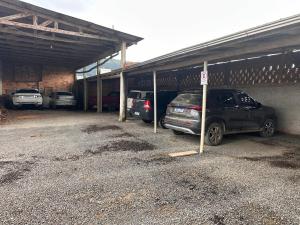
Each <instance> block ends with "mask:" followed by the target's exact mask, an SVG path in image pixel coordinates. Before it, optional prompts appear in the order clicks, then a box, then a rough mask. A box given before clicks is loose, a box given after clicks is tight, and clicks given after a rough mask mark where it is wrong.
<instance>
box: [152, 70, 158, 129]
mask: <svg viewBox="0 0 300 225" xmlns="http://www.w3.org/2000/svg"><path fill="white" fill-rule="evenodd" d="M153 95H154V133H155V134H156V133H157V86H156V71H153Z"/></svg>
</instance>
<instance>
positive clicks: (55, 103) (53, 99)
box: [50, 91, 77, 109]
mask: <svg viewBox="0 0 300 225" xmlns="http://www.w3.org/2000/svg"><path fill="white" fill-rule="evenodd" d="M76 103H77V101H76V100H75V97H74V95H73V93H72V92H66V91H58V92H53V93H52V94H51V95H50V107H51V108H53V109H55V108H57V107H72V108H73V107H75V106H76Z"/></svg>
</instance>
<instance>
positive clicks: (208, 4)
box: [25, 0, 300, 62]
mask: <svg viewBox="0 0 300 225" xmlns="http://www.w3.org/2000/svg"><path fill="white" fill-rule="evenodd" d="M25 1H26V2H29V3H32V4H35V5H39V6H42V7H45V8H48V9H51V10H55V11H58V12H61V13H64V14H67V15H71V16H74V17H78V18H81V19H84V20H88V21H91V22H94V23H97V24H99V25H103V26H106V27H110V28H111V27H112V26H114V28H115V29H116V30H120V31H123V32H127V33H130V34H133V35H137V36H140V37H143V38H144V40H143V41H141V42H140V43H138V45H136V46H133V47H130V48H129V49H128V53H127V60H129V61H136V62H139V61H144V60H147V59H150V58H153V57H156V56H160V55H163V54H166V53H169V52H172V51H175V50H178V49H181V48H184V47H188V46H191V45H194V44H199V43H202V42H205V41H209V40H211V39H214V38H218V37H221V36H224V35H228V34H231V33H233V32H237V31H241V30H243V29H247V28H250V27H253V26H257V25H261V24H263V23H266V22H271V21H273V20H277V19H280V18H284V17H288V16H292V15H295V14H298V13H300V1H299V0H205V1H204V0H148V1H146V0H144V1H143V0H105V1H104V0H51V1H50V0H25Z"/></svg>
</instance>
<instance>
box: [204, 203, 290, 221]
mask: <svg viewBox="0 0 300 225" xmlns="http://www.w3.org/2000/svg"><path fill="white" fill-rule="evenodd" d="M210 220H211V221H212V222H213V224H215V225H224V224H228V223H229V224H249V225H252V224H263V225H277V224H290V222H289V221H288V219H285V218H282V217H281V216H278V215H277V214H276V213H275V212H274V211H272V210H270V209H268V208H266V207H263V206H261V205H258V204H254V203H247V204H244V205H241V206H237V207H235V208H233V209H232V210H230V211H227V212H224V213H223V214H221V215H218V214H216V215H214V216H213V217H212V218H211V219H210Z"/></svg>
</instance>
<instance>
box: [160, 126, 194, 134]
mask: <svg viewBox="0 0 300 225" xmlns="http://www.w3.org/2000/svg"><path fill="white" fill-rule="evenodd" d="M165 127H166V128H168V129H171V130H176V131H181V132H183V133H187V134H193V135H198V134H196V133H195V132H194V131H192V130H191V129H189V128H185V127H178V126H174V125H171V124H165Z"/></svg>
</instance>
